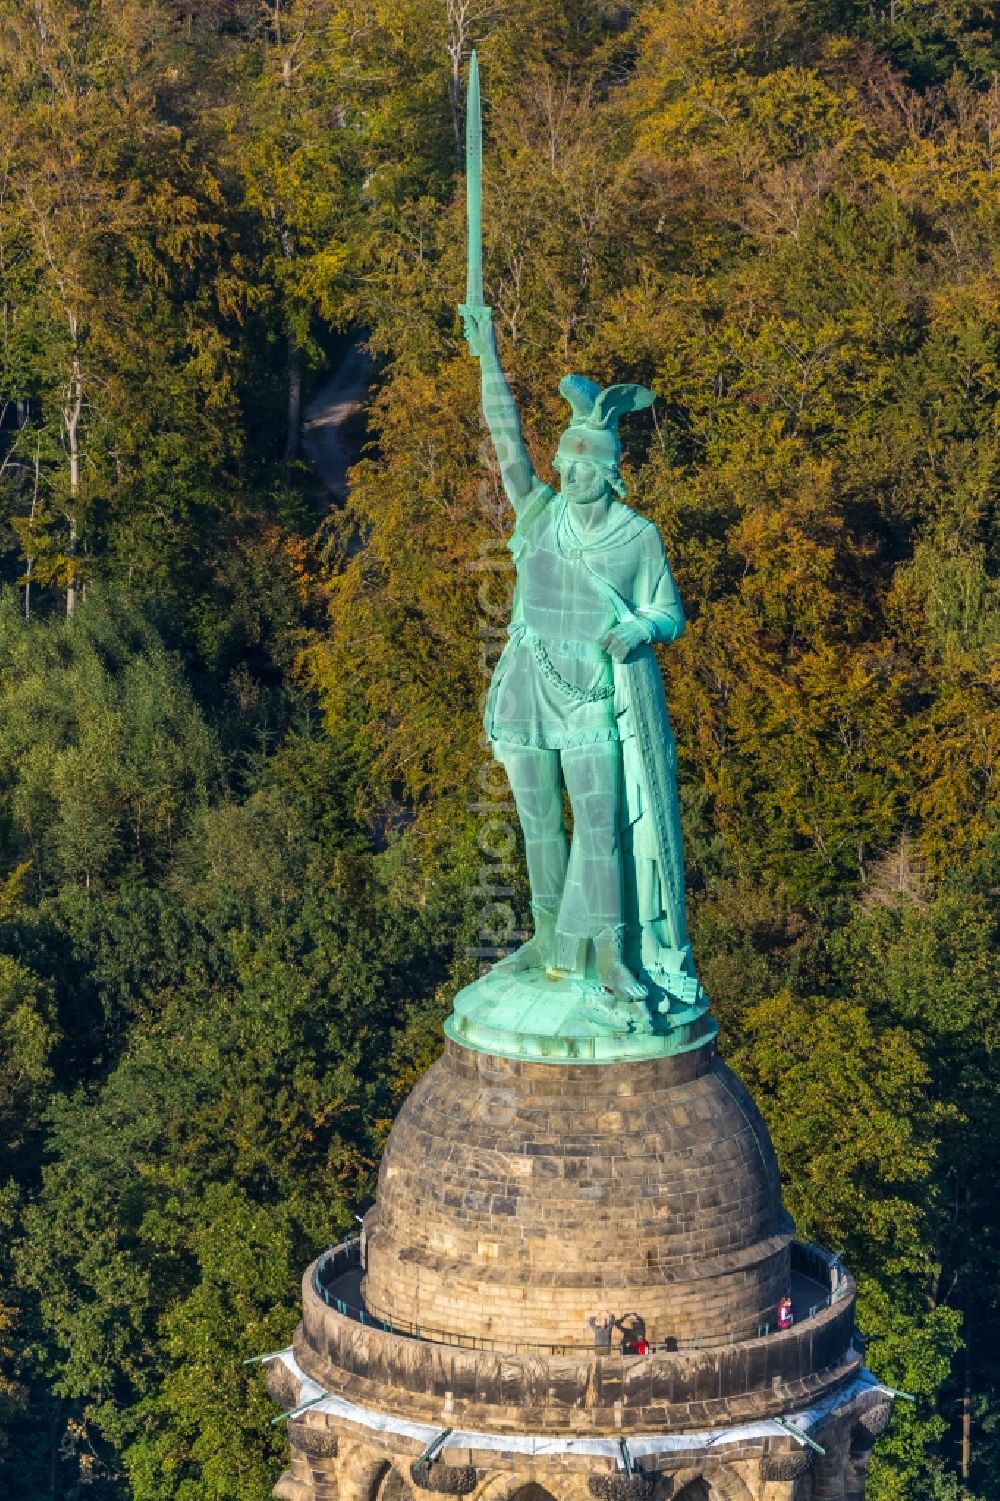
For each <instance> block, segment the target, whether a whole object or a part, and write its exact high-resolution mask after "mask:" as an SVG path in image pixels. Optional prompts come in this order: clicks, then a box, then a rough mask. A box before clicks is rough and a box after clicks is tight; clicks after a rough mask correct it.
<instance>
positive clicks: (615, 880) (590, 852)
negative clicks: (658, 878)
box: [559, 741, 622, 968]
mask: <svg viewBox="0 0 1000 1501" xmlns="http://www.w3.org/2000/svg"><path fill="white" fill-rule="evenodd" d="M562 773H563V776H564V778H565V780H566V790H567V792H568V793H569V800H570V805H571V807H572V809H573V846H572V849H571V851H570V857H569V869H568V871H567V876H566V886H565V889H564V891H563V898H562V904H561V906H560V909H559V933H560V935H561V936H562V935H565V937H566V938H567V939H568V940H569V941H570V942H571V943H573V942H575V941H576V940H577V939H586V938H589V937H590V936H591V935H592V934H593V933H596V932H598V931H599V930H600V929H601V928H614V927H617V926H618V924H619V923H620V922H621V921H622V862H621V849H620V846H619V840H618V823H619V783H620V780H621V749H620V747H619V746H618V744H617V742H615V741H606V742H605V743H604V744H598V745H581V746H577V747H575V748H574V749H573V750H565V751H563V752H562ZM567 967H569V968H575V967H576V966H575V965H572V964H571V965H568V966H567Z"/></svg>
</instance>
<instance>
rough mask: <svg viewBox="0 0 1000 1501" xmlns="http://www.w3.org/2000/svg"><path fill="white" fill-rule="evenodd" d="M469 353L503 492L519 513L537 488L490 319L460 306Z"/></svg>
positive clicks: (485, 311)
mask: <svg viewBox="0 0 1000 1501" xmlns="http://www.w3.org/2000/svg"><path fill="white" fill-rule="evenodd" d="M462 319H463V322H464V324H465V337H466V339H467V340H468V344H469V351H470V353H471V354H474V355H475V356H476V358H477V359H478V361H479V367H480V372H481V374H482V388H483V416H484V417H485V418H486V425H487V427H488V428H489V430H490V438H491V439H492V440H493V447H494V450H495V451H496V456H497V463H498V464H499V465H500V473H501V475H502V477H503V485H504V489H505V490H506V492H507V497H508V499H509V500H510V503H511V505H512V506H513V507H514V510H515V511H520V509H521V508H522V506H524V505H525V504H526V503H527V501H528V499H529V498H530V496H531V495H532V493H533V492H534V491H535V490H537V488H538V485H539V478H538V475H537V474H536V473H535V467H534V465H533V464H532V462H531V459H530V458H529V456H528V450H527V448H526V446H525V442H524V435H523V434H522V432H521V419H520V417H519V415H518V411H517V406H516V405H515V402H514V398H513V396H512V395H511V391H510V386H509V385H508V384H507V377H506V376H505V375H504V373H503V369H502V367H501V365H500V356H499V355H498V353H497V344H496V336H495V335H494V332H493V318H492V314H491V312H490V309H489V308H476V309H473V308H470V307H469V305H468V304H467V303H466V304H464V305H463V307H462Z"/></svg>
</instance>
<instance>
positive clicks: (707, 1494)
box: [673, 1475, 712, 1501]
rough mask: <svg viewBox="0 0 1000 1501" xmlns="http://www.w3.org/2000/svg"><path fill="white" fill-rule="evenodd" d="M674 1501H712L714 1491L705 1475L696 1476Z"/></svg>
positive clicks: (682, 1488)
mask: <svg viewBox="0 0 1000 1501" xmlns="http://www.w3.org/2000/svg"><path fill="white" fill-rule="evenodd" d="M673 1501H712V1491H711V1488H710V1487H709V1484H708V1481H707V1480H706V1479H705V1477H704V1475H696V1476H695V1478H694V1479H693V1480H689V1481H688V1483H687V1485H685V1486H682V1487H681V1489H680V1490H679V1491H678V1492H677V1493H676V1495H675V1496H674V1498H673Z"/></svg>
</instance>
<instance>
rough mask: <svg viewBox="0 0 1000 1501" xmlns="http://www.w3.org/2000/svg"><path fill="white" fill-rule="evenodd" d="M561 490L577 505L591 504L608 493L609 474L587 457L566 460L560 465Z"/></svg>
mask: <svg viewBox="0 0 1000 1501" xmlns="http://www.w3.org/2000/svg"><path fill="white" fill-rule="evenodd" d="M559 474H560V479H561V484H560V490H561V492H562V494H563V495H564V496H565V497H566V499H567V500H568V501H571V502H572V504H573V505H576V506H590V505H594V504H595V503H596V502H597V501H599V500H603V498H604V496H605V495H606V494H607V493H608V481H607V476H606V475H605V474H604V472H603V470H601V469H599V468H598V466H597V465H596V464H591V463H590V462H589V461H588V460H587V459H570V460H569V461H568V462H567V461H566V460H564V461H563V462H562V463H561V464H560V466H559Z"/></svg>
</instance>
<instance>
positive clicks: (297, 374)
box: [285, 332, 302, 464]
mask: <svg viewBox="0 0 1000 1501" xmlns="http://www.w3.org/2000/svg"><path fill="white" fill-rule="evenodd" d="M301 431H302V353H301V351H300V349H299V346H298V344H297V343H296V340H295V335H294V334H293V333H291V332H290V333H289V335H288V432H287V434H286V436H285V462H286V463H287V464H290V463H291V461H292V460H293V459H296V458H298V456H299V434H300V433H301Z"/></svg>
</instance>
